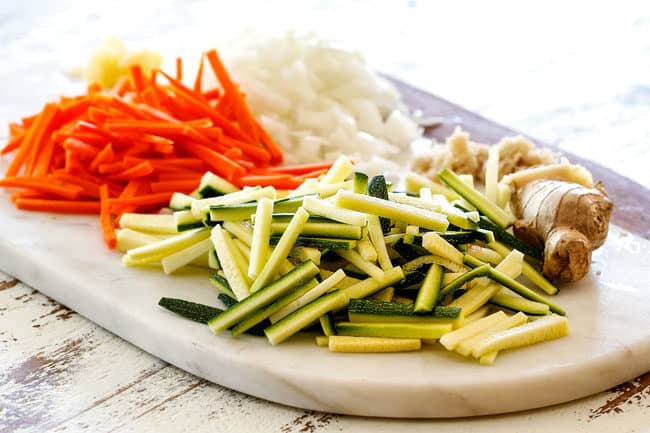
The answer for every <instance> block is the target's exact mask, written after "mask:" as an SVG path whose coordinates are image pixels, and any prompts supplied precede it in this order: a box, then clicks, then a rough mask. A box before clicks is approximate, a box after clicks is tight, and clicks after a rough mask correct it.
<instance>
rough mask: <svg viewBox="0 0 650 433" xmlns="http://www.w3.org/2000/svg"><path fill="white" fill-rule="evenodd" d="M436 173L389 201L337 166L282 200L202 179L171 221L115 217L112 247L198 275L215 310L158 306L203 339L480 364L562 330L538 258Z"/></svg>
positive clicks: (494, 214) (464, 186) (461, 180)
mask: <svg viewBox="0 0 650 433" xmlns="http://www.w3.org/2000/svg"><path fill="white" fill-rule="evenodd" d="M439 176H440V179H442V181H443V182H444V183H445V184H446V185H447V186H446V187H445V186H442V185H440V184H437V183H434V182H431V181H430V180H428V179H425V178H422V177H420V176H418V175H414V174H409V175H407V177H406V189H407V192H397V191H395V192H393V191H392V188H391V185H390V184H389V183H387V182H386V180H385V178H384V177H383V176H381V175H379V176H375V177H373V178H371V179H368V177H367V176H366V175H364V174H363V173H358V172H357V173H355V172H354V165H353V164H352V162H351V161H350V160H349V159H347V158H346V157H341V158H339V159H338V160H337V161H336V162H335V163H334V164H333V166H332V167H331V169H330V170H329V171H328V172H327V173H326V174H324V175H323V176H321V177H320V178H319V179H309V180H307V181H305V182H304V183H303V184H302V185H300V187H298V188H297V189H295V190H293V191H278V190H275V189H274V188H273V187H264V188H262V187H253V188H245V189H243V190H239V189H238V188H236V187H235V186H233V185H231V184H230V183H228V182H227V181H225V180H223V179H221V178H219V177H218V176H215V175H213V174H212V173H207V174H206V175H205V176H204V177H203V180H202V182H201V185H200V186H199V188H198V189H197V190H196V191H195V192H194V193H193V194H191V195H183V194H174V196H173V197H172V199H171V203H170V204H169V207H170V208H171V209H172V210H173V211H174V212H173V213H170V214H158V215H140V214H125V215H124V216H123V217H122V219H121V221H120V225H121V230H120V231H119V233H118V235H117V239H118V247H119V248H120V249H121V250H123V251H126V254H125V255H124V258H123V262H124V263H125V264H126V265H128V266H139V265H149V264H153V263H160V264H162V268H163V270H164V272H166V273H171V272H174V271H176V270H177V269H179V268H181V267H184V266H186V265H198V266H203V267H207V268H210V269H211V275H210V276H209V279H210V281H211V282H212V283H213V284H214V286H215V287H216V289H217V290H218V292H219V295H218V297H219V299H220V300H221V301H222V303H223V304H224V305H225V307H226V309H220V308H216V307H212V306H207V305H201V304H196V303H193V302H189V301H185V300H182V299H175V298H162V299H161V300H160V303H159V304H160V305H161V306H163V307H165V308H167V309H168V310H171V311H173V312H175V313H177V314H180V315H182V316H184V317H187V318H189V319H192V320H195V321H198V322H202V323H206V324H207V325H208V326H209V328H210V329H211V330H212V331H213V332H214V333H215V334H220V333H222V332H224V331H229V332H230V333H231V334H232V335H233V336H237V335H239V334H242V333H249V334H256V335H266V337H267V338H268V340H269V342H270V343H271V344H273V345H276V344H279V343H281V342H283V341H284V340H286V339H287V338H289V337H291V336H292V335H294V334H296V333H298V332H299V331H301V330H310V329H311V330H321V329H322V334H323V335H322V336H319V337H316V343H317V344H318V345H322V346H328V347H329V349H330V350H331V351H335V352H395V351H411V350H418V349H420V348H421V345H422V343H427V344H435V343H436V342H439V343H440V344H442V345H443V346H444V347H445V348H447V349H448V350H452V351H456V352H458V353H459V354H461V355H464V356H473V357H475V358H477V359H479V360H480V362H481V363H482V364H492V363H493V362H494V360H495V358H496V356H497V353H498V352H499V351H501V350H505V349H512V348H515V347H520V346H526V345H530V344H534V343H538V342H542V341H546V340H550V339H554V338H558V337H562V336H564V335H566V334H567V333H568V323H567V319H566V318H565V317H563V316H564V315H565V311H564V310H563V309H562V308H561V307H560V306H558V305H556V304H555V303H553V302H552V301H550V300H548V299H547V298H546V297H545V296H543V295H542V294H540V291H541V292H545V294H548V295H553V294H555V293H556V292H557V288H556V287H554V286H553V285H552V284H551V283H550V282H548V281H547V280H546V279H545V278H544V277H543V276H542V275H541V274H540V273H539V272H538V271H537V270H536V265H537V262H536V260H537V258H539V257H540V252H539V251H537V250H536V249H535V248H532V247H531V246H529V245H527V244H525V243H523V242H522V241H520V240H519V239H517V238H515V237H514V236H513V235H512V234H510V232H509V231H507V230H506V228H507V227H508V226H509V225H510V224H511V223H512V221H513V218H512V216H511V214H510V213H509V212H508V211H507V210H506V209H507V208H506V209H504V208H503V207H500V206H498V205H497V204H495V203H493V202H491V201H489V200H488V199H487V198H486V196H484V195H483V194H481V193H480V192H478V191H477V190H475V189H474V188H473V186H472V179H471V177H469V178H468V177H467V176H457V175H456V174H454V173H453V172H451V171H448V170H445V171H443V172H441V173H440V174H439ZM520 275H523V276H525V277H526V279H527V282H528V284H529V285H530V286H526V285H524V284H522V283H521V282H519V281H518V280H517V278H518V277H519V276H520ZM533 286H535V287H534V288H533ZM216 298H217V297H216V296H215V301H216Z"/></svg>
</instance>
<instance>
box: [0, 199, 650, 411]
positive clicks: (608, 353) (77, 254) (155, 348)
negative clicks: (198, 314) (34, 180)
mask: <svg viewBox="0 0 650 433" xmlns="http://www.w3.org/2000/svg"><path fill="white" fill-rule="evenodd" d="M0 227H7V228H10V230H7V231H4V232H0V255H1V256H2V257H4V260H3V263H2V264H1V265H0V268H1V269H2V270H3V271H5V272H7V273H9V274H11V275H14V276H16V277H17V278H18V279H20V280H21V281H23V282H24V283H26V284H29V285H31V286H32V287H36V288H38V289H39V290H40V291H41V292H43V293H44V294H46V295H47V296H49V297H51V298H53V299H55V300H57V301H59V302H61V303H62V304H64V305H66V306H67V307H69V308H71V309H73V310H75V311H77V312H78V313H80V314H82V315H84V316H85V317H87V318H89V319H91V320H92V321H94V322H95V323H97V324H99V325H101V326H102V327H104V328H105V329H107V330H109V331H111V332H113V333H114V334H117V335H119V336H120V337H122V338H124V339H126V340H127V341H129V342H131V343H133V344H135V345H136V346H138V347H140V348H142V349H144V350H146V351H147V352H149V353H151V354H153V355H155V356H157V357H159V358H161V359H163V360H165V361H167V362H170V363H172V364H174V365H176V366H178V367H180V368H182V369H184V370H187V371H189V372H190V373H193V374H196V375H197V376H200V377H203V378H205V379H208V380H210V381H213V382H215V383H218V384H220V385H224V386H226V387H228V388H231V389H235V390H238V391H242V392H245V393H247V394H251V395H254V396H258V397H262V398H265V399H268V400H272V401H275V402H278V403H283V404H287V405H290V406H295V407H299V408H305V409H313V410H319V411H326V412H335V413H343V414H351V415H365V416H390V417H406V418H413V417H462V416H475V415H490V414H495V413H503V412H511V411H517V410H525V409H534V408H537V407H541V406H548V405H552V404H557V403H562V402H565V401H568V400H573V399H576V398H580V397H584V396H587V395H591V394H593V393H596V392H600V391H604V390H606V389H608V388H610V387H612V386H614V385H617V384H619V383H621V382H624V381H626V380H630V379H633V378H635V377H636V376H638V375H640V374H642V373H644V372H646V371H647V370H649V369H650V332H648V329H649V328H650V292H648V291H647V290H645V281H644V279H645V278H644V277H645V276H646V275H647V274H648V271H649V270H650V265H648V263H650V260H649V259H650V242H648V241H645V240H643V239H640V238H637V237H635V236H633V235H629V234H627V233H621V232H620V231H619V230H618V229H613V230H612V233H611V235H610V237H609V239H608V241H607V243H606V244H605V246H604V247H602V248H601V249H600V250H598V251H597V252H596V254H595V256H594V263H593V266H592V270H591V273H590V275H589V276H588V277H587V278H585V279H583V280H582V281H581V282H580V283H578V284H575V285H573V286H570V287H565V288H564V289H563V290H562V291H561V293H560V294H559V295H557V296H556V297H555V298H554V299H555V302H557V303H559V304H560V305H562V306H563V307H564V308H565V309H566V310H567V313H568V315H569V317H570V328H571V333H570V335H569V336H568V337H566V338H563V339H560V340H557V341H553V342H549V343H546V344H544V345H540V346H536V347H534V348H529V349H525V350H516V351H512V352H507V353H504V354H501V355H500V356H499V359H498V362H497V363H496V365H495V366H493V367H491V368H485V367H481V366H479V365H477V363H476V362H469V361H468V360H466V359H464V358H462V357H460V356H455V355H454V354H449V353H447V352H446V351H444V350H441V349H440V348H438V347H434V348H427V349H426V350H424V351H422V352H419V353H401V354H382V355H377V354H359V355H350V354H337V353H330V352H329V351H327V350H326V349H323V348H320V347H317V346H316V345H315V344H314V342H313V337H311V336H304V337H303V338H297V339H292V340H291V341H289V342H287V343H285V344H282V345H279V346H277V347H273V346H270V345H269V344H268V342H267V341H266V339H265V338H262V337H252V336H243V337H241V338H231V337H230V336H228V335H220V336H214V335H212V333H211V332H210V331H209V330H208V328H207V327H206V326H203V325H198V324H195V323H192V322H189V321H187V320H184V319H181V318H179V317H176V316H174V315H172V314H169V313H167V312H166V311H164V310H163V309H161V308H159V307H158V306H157V305H156V304H157V301H158V299H160V297H162V296H169V297H182V298H184V299H189V300H193V301H196V302H201V303H206V304H212V305H215V304H217V305H219V304H220V303H219V302H218V301H217V300H216V291H215V290H214V289H213V288H212V287H211V284H210V283H209V282H208V279H207V276H208V274H209V272H208V270H197V271H195V272H194V271H188V272H186V273H185V274H179V275H174V276H172V277H169V276H166V275H165V274H163V273H162V272H161V271H160V269H156V268H152V269H141V268H125V267H123V266H122V264H121V261H120V254H119V253H118V252H116V251H109V250H107V249H105V248H104V247H103V246H102V241H101V238H100V230H99V227H98V221H97V219H96V218H94V217H69V216H56V215H48V214H43V213H27V214H25V213H24V212H21V211H18V210H16V209H15V208H14V207H13V204H12V203H11V202H10V201H9V199H8V194H6V193H0ZM632 245H633V246H634V247H633V248H637V249H638V250H637V251H635V252H634V253H633V252H631V251H630V249H631V248H632V247H631V246H632ZM440 372H444V374H439V373H440ZM497 390H498V391H497ZM495 392H498V398H494V397H495Z"/></svg>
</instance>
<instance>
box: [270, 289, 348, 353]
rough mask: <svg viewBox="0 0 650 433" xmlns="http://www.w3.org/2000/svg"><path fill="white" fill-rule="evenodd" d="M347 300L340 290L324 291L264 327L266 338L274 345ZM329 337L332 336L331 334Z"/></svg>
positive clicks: (342, 304) (339, 306)
mask: <svg viewBox="0 0 650 433" xmlns="http://www.w3.org/2000/svg"><path fill="white" fill-rule="evenodd" d="M347 302H348V297H347V295H346V294H345V293H344V292H342V291H341V290H334V291H332V292H329V293H326V294H325V295H323V296H321V297H319V298H317V299H315V300H313V301H312V302H310V303H309V304H307V305H304V306H302V307H300V308H299V309H297V310H296V311H294V312H292V313H291V314H289V315H288V316H285V317H284V318H282V319H281V320H279V321H277V322H276V323H274V324H273V325H271V326H269V327H268V328H266V329H265V330H264V333H265V334H266V338H268V340H269V342H270V343H271V344H272V345H274V346H275V345H276V344H279V343H281V342H283V341H284V340H286V339H287V338H289V337H291V336H292V335H294V334H296V333H297V332H300V330H302V329H303V328H304V327H305V326H307V325H309V324H310V323H312V322H314V321H315V320H318V319H319V318H320V317H321V316H322V315H323V314H326V313H329V312H330V311H333V310H336V309H338V308H341V307H343V306H345V304H346V303H347ZM330 338H333V336H332V337H330Z"/></svg>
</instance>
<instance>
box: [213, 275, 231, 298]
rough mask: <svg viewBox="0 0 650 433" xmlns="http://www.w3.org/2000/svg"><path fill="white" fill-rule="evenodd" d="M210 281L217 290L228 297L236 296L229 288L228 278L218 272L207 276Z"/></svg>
mask: <svg viewBox="0 0 650 433" xmlns="http://www.w3.org/2000/svg"><path fill="white" fill-rule="evenodd" d="M208 279H209V280H210V282H211V283H212V285H213V286H214V287H216V288H217V290H219V292H221V293H223V294H225V295H226V296H228V297H230V298H236V296H235V293H234V292H233V291H232V289H231V288H230V284H229V283H228V280H226V279H225V278H224V277H222V276H221V275H219V274H212V275H210V276H209V277H208Z"/></svg>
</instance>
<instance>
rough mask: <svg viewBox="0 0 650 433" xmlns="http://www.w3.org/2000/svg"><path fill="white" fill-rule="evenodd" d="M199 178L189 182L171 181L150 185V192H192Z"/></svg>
mask: <svg viewBox="0 0 650 433" xmlns="http://www.w3.org/2000/svg"><path fill="white" fill-rule="evenodd" d="M200 182H201V178H200V177H199V178H194V179H190V180H171V181H161V182H152V183H151V192H154V193H158V192H189V191H192V190H194V189H195V188H196V187H197V186H199V183H200Z"/></svg>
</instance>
